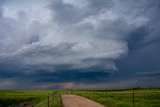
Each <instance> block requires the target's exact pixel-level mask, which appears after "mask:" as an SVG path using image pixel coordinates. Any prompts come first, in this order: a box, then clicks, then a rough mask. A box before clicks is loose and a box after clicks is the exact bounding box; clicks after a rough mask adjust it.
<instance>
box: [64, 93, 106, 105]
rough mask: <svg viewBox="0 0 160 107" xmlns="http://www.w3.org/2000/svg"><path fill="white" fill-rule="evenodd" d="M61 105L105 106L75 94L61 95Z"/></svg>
mask: <svg viewBox="0 0 160 107" xmlns="http://www.w3.org/2000/svg"><path fill="white" fill-rule="evenodd" d="M62 102H63V107H105V106H103V105H101V104H99V103H97V102H95V101H92V100H90V99H87V98H84V97H80V96H77V95H62Z"/></svg>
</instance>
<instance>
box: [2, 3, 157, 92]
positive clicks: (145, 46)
mask: <svg viewBox="0 0 160 107" xmlns="http://www.w3.org/2000/svg"><path fill="white" fill-rule="evenodd" d="M13 1H14V0H13ZM13 1H12V2H13ZM15 1H16V2H15V3H12V2H11V1H7V2H6V1H5V0H1V1H0V81H1V83H2V84H1V86H3V88H5V87H8V88H11V87H13V86H14V87H15V88H16V86H18V84H22V82H19V81H20V80H22V79H23V78H24V79H23V81H25V82H26V87H21V88H30V87H31V86H30V87H29V86H28V85H29V84H31V85H32V86H34V88H44V89H45V88H56V87H58V88H63V87H64V88H65V87H78V85H80V87H85V86H86V85H85V83H87V84H92V86H91V87H92V88H94V87H96V86H97V84H98V83H101V84H102V86H101V87H104V85H106V86H114V84H120V82H122V83H121V85H122V86H129V85H130V83H131V84H132V85H135V84H136V80H137V79H140V78H141V77H143V82H142V83H141V85H143V84H145V85H146V83H145V81H149V80H153V81H154V83H153V82H150V84H149V85H158V83H157V82H156V81H158V80H159V79H158V74H157V73H154V72H155V71H159V70H160V67H159V63H160V30H159V28H160V21H159V17H160V14H159V13H160V1H158V0H147V1H146V0H134V1H133V0H126V1H123V0H117V1H114V0H77V1H74V0H53V1H45V2H44V1H43V2H42V1H41V2H37V1H33V2H32V1H27V2H26V1H23V2H22V1H21V2H20V1H18V0H15ZM137 72H139V74H144V73H146V72H147V76H144V75H136V74H137ZM148 72H149V73H148ZM152 73H153V74H154V75H153V74H152ZM133 75H134V76H133ZM154 77H155V79H154ZM28 78H30V80H28ZM147 78H148V79H147ZM126 80H128V82H127V83H126V82H125V81H126ZM111 81H113V83H111ZM66 82H67V83H66ZM52 83H53V84H52ZM81 83H82V84H81ZM36 84H37V85H36ZM107 84H108V85H107ZM117 86H120V85H117ZM86 87H88V88H89V86H86Z"/></svg>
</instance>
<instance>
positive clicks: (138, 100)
mask: <svg viewBox="0 0 160 107" xmlns="http://www.w3.org/2000/svg"><path fill="white" fill-rule="evenodd" d="M63 94H75V95H79V96H83V97H86V98H88V99H91V100H93V101H96V102H99V103H101V104H103V105H105V106H107V107H160V89H159V88H157V89H134V90H133V89H117V90H113V89H112V90H1V91H0V107H12V106H13V107H28V106H34V107H48V106H49V107H62V101H61V95H63Z"/></svg>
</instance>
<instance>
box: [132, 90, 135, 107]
mask: <svg viewBox="0 0 160 107" xmlns="http://www.w3.org/2000/svg"><path fill="white" fill-rule="evenodd" d="M132 96H133V107H134V106H135V98H134V90H133V92H132Z"/></svg>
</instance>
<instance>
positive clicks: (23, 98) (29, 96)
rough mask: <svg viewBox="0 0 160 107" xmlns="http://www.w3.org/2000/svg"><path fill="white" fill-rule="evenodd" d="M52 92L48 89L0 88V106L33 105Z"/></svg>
mask: <svg viewBox="0 0 160 107" xmlns="http://www.w3.org/2000/svg"><path fill="white" fill-rule="evenodd" d="M52 92H53V91H50V90H45V91H43V90H0V107H7V106H20V105H21V106H25V105H35V104H37V103H38V102H41V101H43V100H44V99H45V98H46V97H47V96H48V95H49V94H51V93H52ZM22 104H23V105H22Z"/></svg>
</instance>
